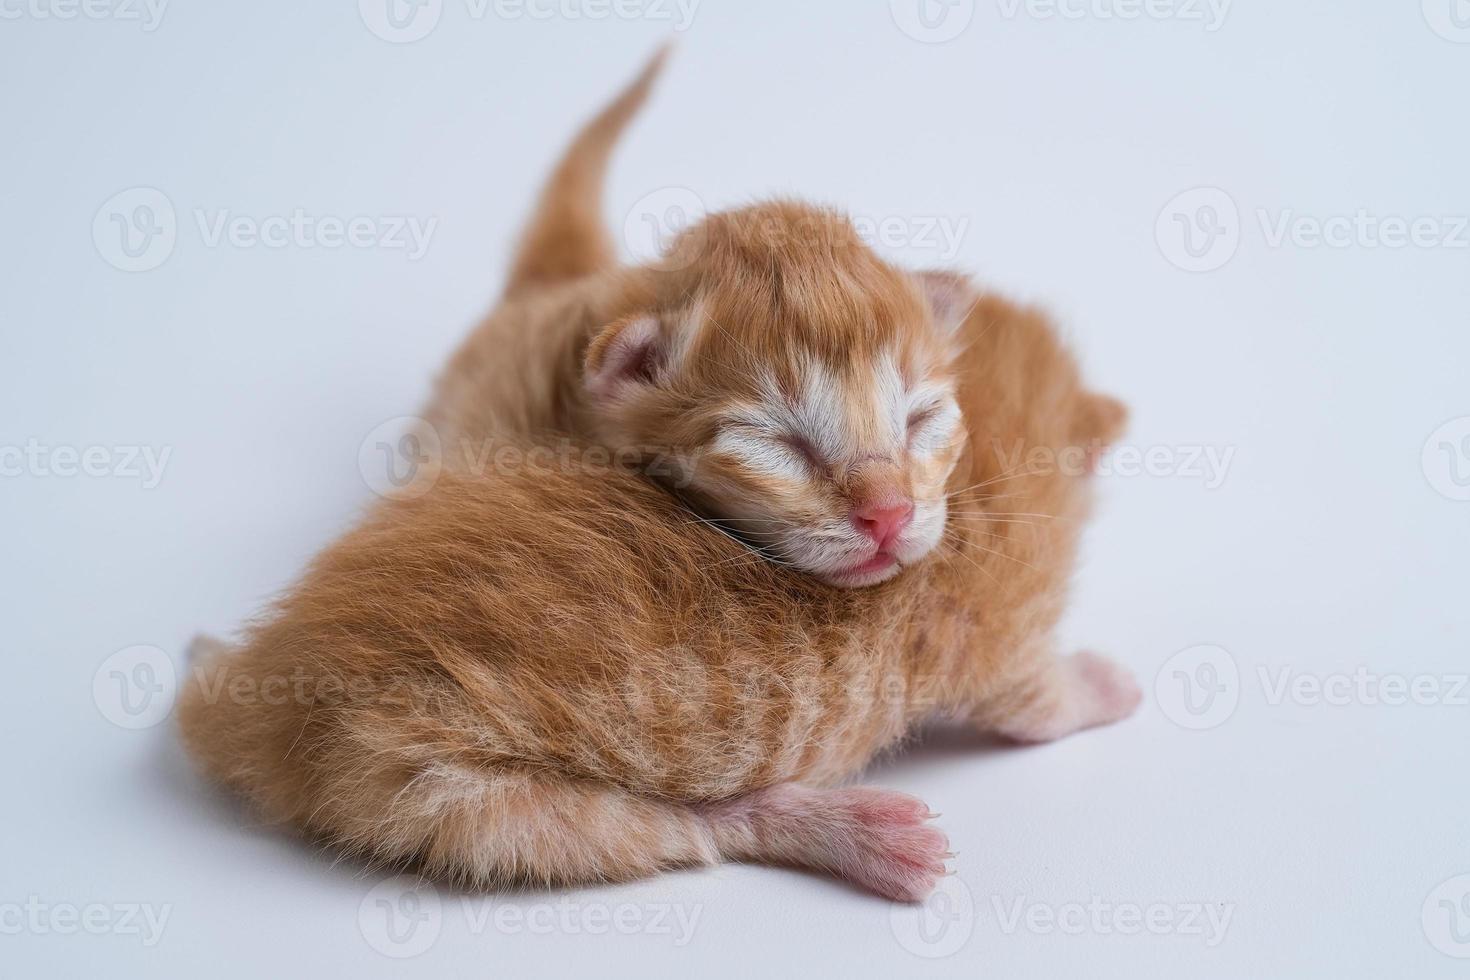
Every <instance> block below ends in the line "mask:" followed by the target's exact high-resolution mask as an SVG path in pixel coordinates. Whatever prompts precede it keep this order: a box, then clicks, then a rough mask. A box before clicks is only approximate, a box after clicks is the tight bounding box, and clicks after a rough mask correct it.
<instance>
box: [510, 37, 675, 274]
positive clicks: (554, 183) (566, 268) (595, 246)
mask: <svg viewBox="0 0 1470 980" xmlns="http://www.w3.org/2000/svg"><path fill="white" fill-rule="evenodd" d="M668 53H669V49H668V48H667V47H663V48H660V49H659V50H658V51H657V52H656V53H655V54H654V56H653V57H652V58H650V59H649V61H648V64H647V65H645V66H644V68H643V71H641V72H639V74H638V77H637V78H635V79H634V80H633V82H632V84H630V85H629V86H628V87H627V88H626V89H624V90H623V92H622V94H620V95H619V96H618V97H617V98H616V99H614V100H613V101H612V102H611V103H609V104H608V105H607V106H606V107H605V108H604V109H603V110H602V111H601V112H600V113H598V114H597V115H596V116H595V117H594V118H593V119H592V121H591V122H589V123H587V125H586V126H584V127H583V128H582V131H581V132H579V133H578V134H577V137H576V139H574V140H573V141H572V145H571V146H570V147H568V148H567V151H566V153H565V154H563V156H562V158H561V162H560V163H558V164H557V166H556V169H555V170H554V171H552V174H551V178H550V179H549V180H548V181H547V183H546V186H545V188H544V189H543V190H542V191H541V199H540V202H539V203H538V204H537V206H536V211H535V213H534V214H533V215H532V216H531V221H530V223H529V224H528V225H527V227H526V230H525V232H524V233H523V236H522V238H521V244H520V248H519V250H518V251H517V253H516V259H515V264H514V265H513V266H512V267H511V273H510V281H509V282H508V283H507V285H506V288H505V293H506V296H514V295H515V294H516V293H519V292H522V291H525V290H527V289H531V288H535V287H537V286H542V285H546V284H548V283H554V282H558V281H561V280H566V279H575V278H577V277H578V276H584V275H587V274H588V273H590V272H595V271H596V270H598V269H601V268H604V267H606V266H608V265H611V264H612V263H613V262H614V261H615V260H616V251H615V249H614V248H613V245H612V242H611V241H610V240H609V239H608V235H607V229H606V227H605V226H604V225H603V220H602V184H603V177H604V174H605V173H606V171H607V161H608V157H609V156H610V155H611V154H612V148H613V146H614V145H615V144H616V143H617V140H618V137H619V136H620V135H622V132H623V130H624V129H625V128H627V125H628V122H629V121H630V120H631V119H632V118H633V117H634V116H635V115H636V114H637V112H638V109H639V108H640V107H641V106H642V105H643V103H644V101H645V100H646V99H647V98H648V92H649V90H650V89H651V88H652V87H653V81H654V79H655V78H657V77H658V73H659V70H660V69H661V68H663V64H664V61H665V60H666V59H667V57H668Z"/></svg>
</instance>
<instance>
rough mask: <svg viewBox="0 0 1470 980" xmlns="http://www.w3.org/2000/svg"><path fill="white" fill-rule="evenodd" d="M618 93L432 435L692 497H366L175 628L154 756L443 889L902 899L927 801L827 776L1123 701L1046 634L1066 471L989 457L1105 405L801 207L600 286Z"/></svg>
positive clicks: (1059, 593) (916, 888) (703, 232)
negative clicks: (261, 578)
mask: <svg viewBox="0 0 1470 980" xmlns="http://www.w3.org/2000/svg"><path fill="white" fill-rule="evenodd" d="M646 86H647V76H645V78H644V79H642V80H640V82H639V83H638V85H636V86H635V87H634V89H632V90H631V91H630V93H629V94H627V95H625V96H623V98H622V99H621V100H619V102H617V103H615V104H614V106H613V107H612V108H611V109H610V110H608V112H607V113H605V114H604V115H603V116H602V117H600V118H599V119H598V120H596V121H594V123H593V124H592V126H591V127H590V128H589V130H588V131H587V132H586V133H584V135H583V136H582V137H581V138H580V139H579V141H578V142H577V143H576V144H574V147H573V150H572V152H571V154H570V155H569V157H568V160H567V162H565V163H563V165H562V166H561V168H560V170H559V171H558V174H557V176H556V177H555V178H554V179H553V181H552V184H551V187H550V189H549V190H548V193H547V196H546V198H545V200H544V201H543V204H542V208H541V210H540V212H539V215H538V217H537V219H536V220H535V221H533V223H532V230H531V232H530V233H529V235H528V238H527V241H526V243H525V245H524V246H523V248H522V251H521V256H520V260H519V262H518V264H517V266H516V270H515V272H514V273H513V275H512V278H511V286H510V289H509V291H508V298H507V301H506V302H505V303H504V304H503V305H502V306H501V308H500V309H499V310H497V311H496V313H495V314H494V315H492V317H491V318H490V320H489V321H488V322H487V323H486V325H484V326H483V327H482V328H481V329H480V330H479V331H477V333H476V335H475V336H474V337H472V339H471V340H470V342H469V343H468V344H467V345H466V346H465V348H464V349H463V350H462V351H461V352H460V353H459V354H458V355H457V356H456V358H455V359H454V361H453V362H452V364H451V366H450V368H449V370H448V371H447V373H446V375H445V376H444V378H443V379H442V381H441V384H440V388H439V391H438V393H437V395H436V398H435V402H434V405H433V411H432V415H433V418H434V421H435V424H436V425H438V426H439V427H440V428H441V432H442V433H443V434H444V435H445V436H446V437H447V439H448V442H447V444H450V445H452V444H453V443H455V442H456V441H459V440H464V441H466V442H469V443H473V442H475V441H477V440H484V439H491V438H493V439H496V440H499V441H501V442H506V443H509V444H512V445H518V446H521V447H534V446H536V445H538V444H544V439H545V437H546V436H547V435H548V434H549V433H557V432H572V433H584V434H586V435H587V436H589V437H591V438H594V439H598V440H601V441H602V442H604V443H606V444H611V445H615V446H628V445H639V446H642V447H646V448H647V449H648V450H649V452H650V454H652V453H654V452H667V453H669V454H671V455H672V456H674V457H676V458H677V460H678V461H679V462H680V464H681V465H684V466H687V467H688V468H689V470H690V476H691V478H690V480H688V481H686V480H684V479H677V480H670V481H669V482H670V483H672V484H677V486H676V487H674V490H675V493H670V492H669V489H668V488H665V487H660V486H658V485H656V484H655V483H653V482H651V481H650V480H649V479H647V478H645V477H644V476H642V475H640V474H637V473H634V472H630V471H628V470H620V469H611V470H607V469H604V470H600V471H593V470H589V471H586V472H566V471H562V470H558V469H556V468H554V467H546V468H525V469H521V470H516V471H512V472H489V473H483V474H478V475H477V474H475V473H473V472H460V471H458V468H455V467H451V469H450V470H449V471H448V472H446V473H444V474H443V475H442V476H441V477H440V479H439V482H438V483H437V484H436V485H435V486H434V487H433V488H432V489H431V490H430V491H429V492H428V493H427V494H425V495H423V496H420V497H417V498H413V499H397V500H390V501H385V502H383V503H382V504H380V505H379V506H378V507H377V508H376V510H375V511H374V512H373V513H372V514H370V515H369V517H368V518H367V519H366V521H365V522H364V523H363V525H362V526H361V527H359V528H358V529H356V530H354V531H352V532H351V533H349V534H348V535H346V536H345V537H344V538H343V539H342V540H341V541H339V542H338V543H337V544H335V545H333V546H332V547H331V548H329V549H327V550H326V551H325V552H324V553H323V554H322V555H321V556H320V557H319V558H318V559H317V560H316V561H315V562H314V563H313V565H312V567H311V568H310V569H309V570H308V572H307V573H306V575H305V577H304V578H303V579H302V581H301V582H300V583H299V584H298V585H297V586H296V587H295V588H293V589H292V590H291V592H290V593H288V594H287V595H286V596H285V597H284V598H283V599H282V600H281V602H280V603H279V604H278V606H277V607H276V609H275V610H274V611H273V612H272V613H271V615H269V616H268V617H267V618H266V619H264V620H263V621H261V622H260V623H258V624H257V625H255V626H253V627H252V628H251V629H250V630H249V631H248V633H247V635H246V637H245V640H244V642H243V643H242V644H241V645H240V646H238V647H233V648H231V647H225V646H223V645H220V644H214V643H208V642H205V643H201V644H200V645H199V646H200V648H201V651H200V656H199V657H198V658H197V659H196V667H195V669H194V671H193V673H192V675H191V676H190V678H189V679H188V681H187V682H186V683H185V684H184V685H183V692H182V694H181V698H180V705H179V719H180V724H181V726H182V731H183V734H184V738H185V742H186V744H187V745H188V747H189V750H190V751H191V753H192V754H193V755H194V757H195V758H196V759H197V760H198V762H199V763H200V764H201V766H202V767H203V768H204V769H205V770H206V771H207V772H208V773H209V774H210V775H211V776H213V777H214V778H216V779H218V780H220V781H222V782H224V783H226V784H228V785H230V786H232V787H234V788H236V789H237V790H239V791H240V792H242V793H244V794H245V795H246V796H248V797H249V798H250V799H251V800H252V801H253V802H254V803H255V804H256V805H257V806H258V807H259V808H260V809H261V810H263V811H264V813H265V815H266V816H267V817H269V818H271V819H273V820H278V821H281V822H283V823H288V824H291V825H294V826H297V827H299V828H301V829H303V830H304V831H306V832H307V833H309V834H311V835H313V836H315V837H317V838H319V839H322V840H325V841H328V842H330V843H333V844H335V845H337V846H340V847H343V848H345V849H348V850H351V851H353V852H357V853H361V854H363V855H366V856H368V857H369V858H371V859H374V860H377V861H382V862H386V863H393V864H407V865H412V866H417V867H419V868H421V869H423V870H425V871H427V872H429V873H435V874H443V875H447V876H451V877H455V878H458V879H461V880H464V881H467V882H470V883H474V884H478V885H496V884H500V883H506V882H518V881H532V882H540V883H553V882H554V883H576V882H586V881H598V880H620V879H626V878H631V877H636V876H640V875H646V874H650V873H653V872H655V871H658V870H660V869H664V868H670V867H675V866H680V865H700V864H710V863H714V862H717V861H723V860H731V861H735V860H738V861H755V862H762V863H767V864H779V865H789V866H797V867H806V868H813V869H819V870H823V871H826V872H829V873H833V874H836V875H840V876H842V877H844V878H846V879H848V880H851V881H853V882H855V883H858V884H860V885H862V886H863V887H866V888H869V889H871V890H873V891H875V892H877V893H878V894H881V895H884V896H887V897H890V898H894V899H899V900H908V901H912V900H917V899H921V898H923V897H924V896H925V895H927V894H928V893H929V891H930V890H931V889H932V888H933V886H934V883H935V881H936V880H937V878H938V876H940V875H941V874H943V873H944V871H945V866H944V862H945V859H946V856H947V854H946V852H947V848H948V846H947V843H946V841H945V838H944V836H943V835H942V834H941V833H940V832H939V831H937V830H936V829H934V828H933V827H932V826H931V825H929V824H928V822H927V819H928V816H929V814H928V810H927V808H926V807H925V806H924V805H923V804H922V803H921V802H919V801H918V800H915V799H913V798H911V797H908V796H905V795H903V794H899V793H893V792H889V791H885V790H880V789H859V788H839V787H840V786H841V784H842V783H844V782H845V781H847V780H850V779H851V778H852V777H853V776H854V775H855V774H856V773H858V772H859V771H860V770H861V769H862V767H863V766H864V765H865V764H866V763H867V762H868V761H869V760H870V759H871V758H872V757H873V756H874V754H876V753H877V752H880V751H882V750H883V749H885V748H887V747H890V746H892V745H894V744H895V743H896V742H898V741H899V740H901V739H902V738H903V737H904V736H905V734H907V733H908V732H910V731H911V730H912V729H913V727H914V726H915V725H916V724H918V723H919V722H921V721H923V720H924V719H926V718H931V717H935V716H939V715H942V716H948V717H954V718H962V719H967V720H968V721H969V722H970V723H971V724H973V725H974V726H976V727H977V728H979V729H982V730H985V731H990V732H995V733H998V734H1000V735H1003V736H1005V737H1008V738H1011V739H1016V740H1022V741H1041V740H1048V739H1053V738H1057V737H1060V736H1062V735H1065V734H1067V733H1069V732H1073V731H1076V730H1078V729H1081V728H1086V727H1090V726H1093V725H1099V724H1104V723H1107V722H1111V721H1115V720H1117V719H1119V718H1122V717H1125V716H1126V715H1128V714H1129V713H1131V712H1132V710H1133V709H1134V707H1135V706H1136V705H1137V703H1138V699H1139V693H1138V690H1137V687H1136V685H1134V683H1133V681H1132V679H1131V678H1130V677H1129V676H1128V674H1127V672H1126V671H1124V670H1122V669H1121V668H1119V667H1118V666H1116V665H1114V664H1112V663H1111V662H1109V661H1107V660H1105V659H1103V658H1100V657H1097V656H1095V655H1092V654H1078V655H1075V656H1072V657H1067V658H1062V657H1058V656H1057V655H1056V651H1055V650H1054V648H1053V646H1052V642H1051V631H1052V628H1053V626H1054V624H1055V622H1056V620H1057V618H1058V616H1059V615H1060V613H1061V610H1062V606H1063V600H1064V596H1065V590H1066V583H1067V578H1068V575H1069V573H1070V569H1071V564H1072V560H1073V553H1074V549H1075V544H1076V537H1077V533H1078V530H1079V522H1080V520H1081V519H1082V518H1083V517H1084V516H1085V513H1086V510H1087V507H1088V501H1089V499H1090V496H1091V490H1090V486H1089V480H1088V478H1086V477H1084V476H1077V475H1075V474H1070V473H1067V472H1063V471H1062V470H1059V469H1055V468H1052V469H1040V468H1036V469H1032V468H1026V467H1019V468H1011V469H1008V468H1006V466H1004V465H1003V464H1002V462H1001V458H1000V456H999V454H998V453H997V451H996V449H995V447H996V446H998V445H1004V446H1007V447H1012V446H1020V447H1025V448H1026V449H1028V450H1030V449H1034V448H1045V449H1048V450H1052V451H1060V450H1063V449H1065V448H1068V447H1073V446H1084V447H1092V446H1096V445H1098V444H1100V443H1101V442H1103V441H1106V440H1108V439H1110V438H1112V437H1113V436H1115V435H1116V433H1117V430H1118V428H1119V427H1120V425H1121V423H1122V409H1121V406H1119V405H1118V404H1117V403H1116V402H1113V401H1112V400H1111V399H1107V398H1103V397H1101V396H1098V395H1094V394H1092V393H1090V392H1088V391H1087V390H1086V389H1085V388H1084V387H1083V385H1082V383H1081V381H1080V378H1079V376H1078V372H1077V369H1076V366H1075V363H1074V362H1073V360H1072V358H1071V357H1070V356H1069V355H1068V354H1067V352H1066V351H1065V349H1064V348H1063V347H1062V346H1061V344H1060V342H1059V341H1058V340H1057V338H1056V336H1055V334H1054V332H1053V331H1052V330H1051V328H1050V326H1049V325H1048V324H1047V322H1046V321H1045V320H1044V319H1043V318H1042V317H1040V316H1039V315H1037V314H1035V313H1033V312H1029V311H1023V310H1018V309H1016V308H1014V307H1012V306H1010V305H1009V304H1007V303H1005V302H1004V301H1002V300H999V299H996V298H993V297H984V298H980V297H977V296H975V295H974V294H973V293H972V292H971V291H970V290H969V287H968V286H966V285H965V284H964V283H963V281H962V280H959V279H958V278H956V277H952V276H930V277H914V276H911V275H909V274H906V273H903V272H901V271H899V270H896V269H893V268H892V267H889V266H887V265H886V264H884V263H883V262H881V261H880V260H879V259H878V258H876V257H875V256H873V255H872V254H871V253H870V252H868V251H867V250H866V249H865V248H863V247H862V246H861V244H859V243H857V242H856V241H855V240H854V239H852V238H851V237H850V235H847V234H844V227H843V225H842V223H841V222H840V219H837V218H835V217H833V216H831V215H828V214H826V213H823V212H817V211H813V210H811V209H807V208H803V207H800V206H798V205H790V204H781V205H770V206H763V207H760V208H757V209H751V210H747V211H745V212H738V213H736V214H734V215H724V216H715V217H713V218H711V219H709V220H708V221H707V222H705V223H704V224H703V225H702V226H700V228H699V229H695V230H692V231H691V232H690V233H689V234H688V235H686V236H685V237H684V238H683V239H682V240H681V241H680V242H679V243H678V245H677V246H676V247H675V250H674V253H673V255H671V256H670V257H668V258H667V259H665V260H664V261H663V262H661V263H658V264H656V265H655V266H654V267H651V268H644V269H618V268H615V267H613V266H612V264H611V263H612V259H611V254H610V250H609V249H608V247H607V245H606V242H605V238H604V237H603V233H602V232H601V230H600V228H599V226H598V224H597V220H596V219H597V212H598V208H597V191H596V188H597V183H598V178H599V176H600V171H601V169H602V166H603V163H604V161H605V159H606V155H607V149H608V147H609V146H610V144H611V139H612V136H613V135H614V134H615V132H616V130H617V129H618V128H619V127H620V126H621V125H622V122H623V121H625V120H626V117H627V115H628V114H629V113H631V111H632V109H633V107H634V106H635V105H636V103H637V102H638V101H639V100H640V99H641V98H642V94H643V90H644V89H645V88H646ZM756 215H759V216H761V217H762V218H763V219H766V218H769V219H771V220H772V221H774V222H776V224H773V225H770V226H768V227H767V228H766V229H764V230H760V231H758V232H757V231H753V230H752V229H754V228H756V224H755V223H753V222H752V221H751V220H750V219H751V218H752V217H753V216H756ZM807 222H815V225H814V226H812V227H817V228H819V234H818V235H817V236H816V237H815V238H814V237H812V235H811V234H810V232H809V231H804V232H802V234H805V235H807V237H806V238H805V239H803V240H802V241H803V244H802V245H801V246H800V247H797V246H795V245H793V244H792V243H791V240H790V239H785V240H783V241H779V242H778V241H777V240H776V239H777V238H778V237H780V236H777V235H773V234H772V232H771V230H770V229H772V228H775V229H777V230H781V229H784V230H785V231H786V232H790V231H792V230H793V223H807ZM824 243H828V244H824ZM712 325H713V326H712ZM451 455H452V453H451ZM675 494H677V496H676V495H675ZM689 504H693V505H694V506H696V507H698V508H699V509H700V510H702V511H704V513H705V514H707V515H710V516H711V517H717V518H719V519H721V520H722V521H723V522H725V523H726V524H727V525H728V526H729V527H731V528H734V529H736V530H738V532H739V535H740V537H741V538H743V539H745V540H747V541H750V542H752V543H754V544H756V545H757V546H759V547H760V548H761V549H762V551H763V552H764V554H757V553H755V552H752V551H751V550H749V549H748V548H747V547H746V546H745V545H744V544H742V543H741V542H740V541H738V540H736V539H735V538H733V537H731V536H730V535H729V534H726V533H723V531H722V529H720V528H716V527H712V526H710V525H709V522H708V521H707V520H691V519H690V516H689V512H688V510H687V509H686V508H687V506H688V505H689ZM910 508H911V509H912V510H911V512H909V509H910ZM935 515H938V516H937V517H936V516H935ZM768 558H770V559H775V560H768ZM788 565H797V566H799V568H798V569H792V568H789V567H787V566H788ZM899 565H903V566H908V567H907V568H906V569H905V570H904V571H903V573H902V574H896V572H897V570H898V569H897V566H899ZM807 572H811V573H814V574H806V573H807ZM885 578H888V579H891V581H887V582H884V583H883V584H881V585H878V586H877V587H875V588H867V589H852V588H842V587H834V586H849V585H869V584H873V583H875V582H877V581H879V580H880V579H885Z"/></svg>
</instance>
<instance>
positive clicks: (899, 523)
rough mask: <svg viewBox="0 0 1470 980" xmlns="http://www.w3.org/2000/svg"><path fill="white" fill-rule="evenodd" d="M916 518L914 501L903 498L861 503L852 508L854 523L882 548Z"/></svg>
mask: <svg viewBox="0 0 1470 980" xmlns="http://www.w3.org/2000/svg"><path fill="white" fill-rule="evenodd" d="M913 519H914V502H913V501H912V500H901V501H899V502H898V503H892V502H887V501H885V502H884V503H870V504H859V505H858V506H857V507H854V508H853V509H852V523H853V524H855V525H856V526H857V529H858V530H859V531H862V532H863V533H864V534H866V535H867V536H868V537H870V538H872V539H873V540H874V541H876V542H878V547H879V548H882V547H885V546H887V544H888V543H889V542H890V541H892V540H893V539H894V538H896V537H898V535H899V532H901V531H902V530H903V529H904V528H906V527H908V526H909V522H910V521H912V520H913Z"/></svg>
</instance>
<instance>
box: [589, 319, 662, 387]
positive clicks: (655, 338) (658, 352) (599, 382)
mask: <svg viewBox="0 0 1470 980" xmlns="http://www.w3.org/2000/svg"><path fill="white" fill-rule="evenodd" d="M667 353H668V351H667V344H666V342H665V340H664V337H663V335H662V333H661V331H660V330H659V325H658V319H657V318H656V317H653V316H650V315H648V314H640V315H638V316H625V317H623V318H622V319H620V320H614V321H613V322H612V323H609V324H608V325H607V326H605V327H603V328H602V332H601V333H599V334H598V335H597V336H596V337H593V338H592V343H591V344H590V345H588V347H587V357H586V358H585V360H583V362H582V380H583V383H584V384H586V386H587V390H588V391H590V392H591V393H592V394H593V395H594V396H596V397H598V398H609V397H613V396H615V395H617V394H618V393H619V392H621V391H624V390H626V389H627V387H628V386H629V385H649V384H653V383H654V381H656V380H657V379H658V376H659V372H660V371H661V370H662V369H663V365H664V362H665V360H666V355H667Z"/></svg>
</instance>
